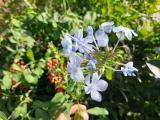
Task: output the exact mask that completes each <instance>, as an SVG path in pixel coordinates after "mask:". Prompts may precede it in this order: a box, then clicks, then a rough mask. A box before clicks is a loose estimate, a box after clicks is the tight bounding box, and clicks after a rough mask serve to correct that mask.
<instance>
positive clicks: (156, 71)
mask: <svg viewBox="0 0 160 120" xmlns="http://www.w3.org/2000/svg"><path fill="white" fill-rule="evenodd" d="M146 64H147V66H148V67H149V69H150V70H151V71H152V72H153V74H154V75H155V76H156V77H158V78H160V68H159V67H158V65H159V64H160V61H157V63H152V64H150V63H146Z"/></svg>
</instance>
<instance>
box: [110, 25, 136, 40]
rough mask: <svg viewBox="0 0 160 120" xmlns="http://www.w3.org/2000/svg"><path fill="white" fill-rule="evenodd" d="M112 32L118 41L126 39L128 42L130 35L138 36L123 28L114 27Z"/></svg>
mask: <svg viewBox="0 0 160 120" xmlns="http://www.w3.org/2000/svg"><path fill="white" fill-rule="evenodd" d="M113 32H115V33H116V35H117V37H118V39H120V40H124V38H125V37H127V39H128V40H131V39H132V35H134V36H138V35H137V34H136V33H135V32H134V31H133V30H131V29H129V28H127V27H123V26H118V27H114V28H113Z"/></svg>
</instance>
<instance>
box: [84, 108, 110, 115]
mask: <svg viewBox="0 0 160 120" xmlns="http://www.w3.org/2000/svg"><path fill="white" fill-rule="evenodd" d="M87 112H88V113H89V114H92V115H96V116H98V115H108V114H109V113H108V111H107V110H106V109H105V108H100V107H94V108H90V109H88V110H87Z"/></svg>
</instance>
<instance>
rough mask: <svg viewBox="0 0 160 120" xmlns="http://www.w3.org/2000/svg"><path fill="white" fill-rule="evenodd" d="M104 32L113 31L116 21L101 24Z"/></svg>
mask: <svg viewBox="0 0 160 120" xmlns="http://www.w3.org/2000/svg"><path fill="white" fill-rule="evenodd" d="M100 27H101V28H102V29H103V31H104V32H106V33H111V31H112V29H113V27H114V22H113V21H111V22H104V23H102V24H101V26H100Z"/></svg>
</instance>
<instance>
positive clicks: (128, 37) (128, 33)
mask: <svg viewBox="0 0 160 120" xmlns="http://www.w3.org/2000/svg"><path fill="white" fill-rule="evenodd" d="M124 32H125V36H126V37H127V39H128V40H131V39H132V33H131V30H130V29H128V28H124Z"/></svg>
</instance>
